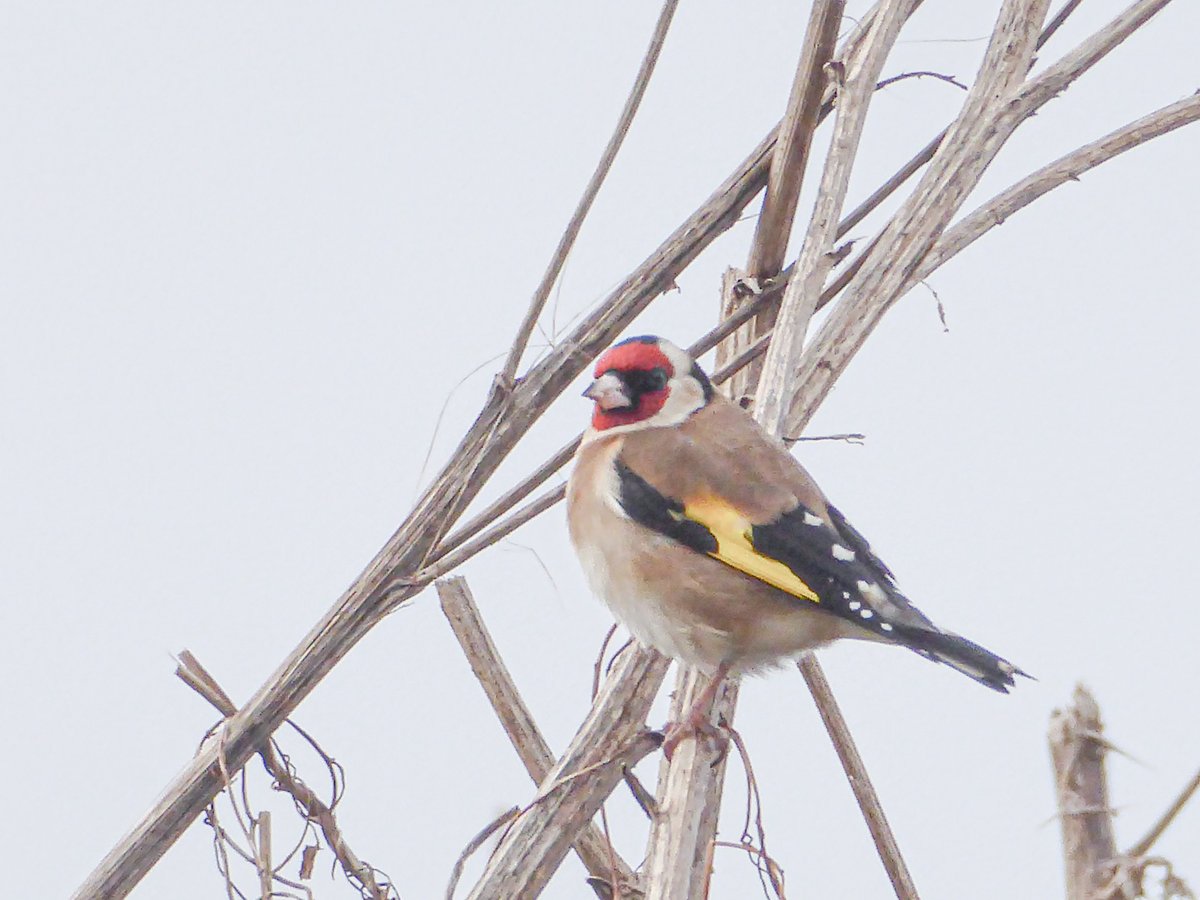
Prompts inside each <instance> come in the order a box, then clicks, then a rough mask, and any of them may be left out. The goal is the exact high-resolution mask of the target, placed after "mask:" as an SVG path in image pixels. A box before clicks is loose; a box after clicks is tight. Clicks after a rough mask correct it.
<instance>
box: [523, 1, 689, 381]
mask: <svg viewBox="0 0 1200 900" xmlns="http://www.w3.org/2000/svg"><path fill="white" fill-rule="evenodd" d="M678 5H679V0H664V2H663V6H662V10H661V11H660V12H659V14H658V21H657V22H656V23H655V25H654V33H653V35H651V37H650V46H649V47H647V48H646V53H645V55H643V57H642V62H641V65H640V66H639V67H638V73H637V77H636V78H635V79H634V81H633V87H632V88H631V89H630V91H629V96H628V97H626V98H625V106H624V108H623V109H622V110H621V115H620V117H619V118H618V119H617V127H616V128H615V129H614V130H613V133H612V136H611V137H610V138H609V139H608V144H607V146H605V148H604V153H603V154H601V156H600V162H599V163H597V165H596V171H595V172H593V173H592V177H591V180H589V181H588V184H587V187H586V188H584V191H583V196H582V197H580V198H579V205H578V206H576V207H575V212H574V213H572V215H571V221H570V222H568V223H567V228H566V230H565V231H564V232H563V235H562V237H561V238H559V241H558V246H557V247H556V248H555V249H554V255H553V256H552V257H551V258H550V264H549V265H548V266H547V267H546V273H545V274H544V275H543V276H542V280H541V283H539V284H538V286H537V290H536V291H534V293H533V299H532V300H531V301H530V303H529V308H528V309H527V310H526V311H525V318H524V319H522V320H521V324H520V325H519V326H518V327H517V334H516V337H515V338H514V339H513V342H512V346H511V347H510V348H509V351H508V358H507V359H506V360H505V361H504V367H503V368H502V369H501V370H500V381H501V383H503V384H512V383H513V381H514V380H515V379H516V377H517V366H519V365H520V364H521V356H522V355H523V354H524V353H525V348H526V347H527V346H528V345H529V338H530V337H531V336H532V335H533V329H534V327H535V326H536V325H537V320H538V317H539V316H540V315H541V314H542V309H543V307H545V305H546V300H547V298H549V296H550V291H551V290H552V289H553V287H554V282H555V281H557V280H558V276H559V274H560V273H561V272H562V268H563V266H564V265H565V264H566V261H567V256H568V255H569V254H570V252H571V248H572V247H573V246H575V239H576V238H577V237H579V229H580V228H582V227H583V220H584V219H585V218H587V214H588V212H589V211H590V210H591V208H592V203H593V202H595V200H596V195H597V194H599V193H600V186H601V185H602V184H604V179H605V178H607V177H608V172H609V170H610V169H611V168H612V164H613V161H614V160H615V159H616V158H617V152H618V151H619V150H620V149H621V144H622V143H624V141H625V136H626V135H627V134H628V133H629V126H630V125H632V124H633V117H634V116H635V115H637V111H638V107H639V106H641V103H642V98H643V97H644V96H645V95H646V88H647V87H648V86H649V84H650V77H651V76H652V75H653V74H654V67H655V65H657V63H658V55H659V53H660V52H661V51H662V46H663V42H664V41H665V40H666V39H667V29H669V28H670V27H671V19H672V18H673V17H674V15H675V8H676V7H677V6H678Z"/></svg>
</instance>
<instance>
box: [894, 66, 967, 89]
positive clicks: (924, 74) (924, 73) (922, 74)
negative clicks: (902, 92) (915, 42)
mask: <svg viewBox="0 0 1200 900" xmlns="http://www.w3.org/2000/svg"><path fill="white" fill-rule="evenodd" d="M909 78H936V79H937V80H938V81H944V82H946V84H952V85H954V86H955V87H956V88H959V89H960V90H964V91H965V90H968V88H967V86H966V85H965V84H963V83H962V82H961V81H959V80H958V79H957V78H955V77H954V76H953V75H946V74H945V73H943V72H931V71H929V70H928V69H922V70H920V71H917V72H901V73H900V74H899V75H892V76H891V77H890V78H885V79H883V81H880V82H878V83H877V84H876V85H875V90H877V91H882V90H883V89H884V88H885V87H889V86H890V85H893V84H895V83H896V82H897V81H906V80H907V79H909Z"/></svg>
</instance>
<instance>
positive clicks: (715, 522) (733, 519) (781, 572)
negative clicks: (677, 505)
mask: <svg viewBox="0 0 1200 900" xmlns="http://www.w3.org/2000/svg"><path fill="white" fill-rule="evenodd" d="M671 515H673V516H675V517H677V518H684V519H690V520H692V521H693V522H696V523H698V524H700V525H703V526H704V527H705V528H707V529H708V531H709V532H710V533H711V534H712V536H713V537H714V538H715V539H716V542H717V549H716V551H715V552H710V553H709V556H712V557H714V558H716V559H719V560H720V561H721V562H723V563H725V565H727V566H732V567H733V568H735V569H737V570H738V571H739V572H745V573H746V574H747V575H749V576H750V577H751V578H757V579H758V580H759V581H765V582H766V583H767V584H769V585H771V586H772V587H777V588H779V590H781V591H785V592H787V593H789V594H791V595H792V596H793V597H799V598H801V599H803V600H811V601H812V602H813V603H820V602H821V600H820V598H819V597H818V596H817V593H816V591H814V590H813V589H812V588H810V587H809V586H808V585H807V584H805V583H804V582H803V581H802V580H800V578H798V577H797V576H796V573H795V572H793V571H792V570H791V569H789V568H788V567H787V566H785V565H784V564H783V563H781V562H780V561H779V560H777V559H773V558H771V557H770V556H764V555H763V554H761V553H759V552H758V551H757V550H755V549H754V544H753V542H752V541H751V539H750V536H751V533H752V531H751V529H752V528H753V527H754V526H753V524H752V523H751V522H750V520H749V519H747V518H746V517H745V516H743V515H742V514H741V513H740V512H738V511H737V510H736V509H734V508H733V507H732V506H730V505H729V504H727V503H723V502H722V501H720V500H718V499H716V498H711V497H704V498H700V499H697V500H693V501H690V502H688V503H685V504H684V507H683V512H682V513H677V512H675V511H674V510H672V511H671Z"/></svg>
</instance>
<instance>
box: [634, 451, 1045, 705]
mask: <svg viewBox="0 0 1200 900" xmlns="http://www.w3.org/2000/svg"><path fill="white" fill-rule="evenodd" d="M616 471H617V480H618V485H619V493H618V499H619V501H620V504H621V508H622V509H624V510H625V513H626V514H627V515H628V516H629V517H630V518H632V519H633V520H634V521H636V522H639V523H640V524H642V525H644V526H645V527H647V528H651V529H653V530H654V531H657V532H659V533H660V534H664V535H666V536H667V537H670V538H672V539H674V540H676V541H678V542H679V543H681V544H683V545H684V546H687V547H690V548H691V549H692V550H695V551H696V552H697V553H703V554H706V555H707V556H711V557H713V558H714V559H718V560H720V561H721V562H723V563H725V564H726V565H728V566H731V567H733V568H735V569H737V570H738V571H740V572H744V573H745V574H746V575H748V576H750V577H751V578H756V579H758V580H759V581H763V582H766V583H767V584H770V585H772V586H773V587H776V588H779V590H781V591H784V592H786V593H788V594H790V595H792V596H793V597H795V598H797V600H800V601H803V602H809V603H813V604H814V605H815V606H816V608H818V609H823V610H825V611H826V612H829V613H831V614H833V615H836V616H840V617H842V618H843V619H847V620H849V621H851V622H854V623H855V624H856V625H858V626H859V627H861V628H863V629H864V630H866V631H868V632H870V633H872V634H875V635H877V636H878V637H880V638H883V639H885V640H889V641H894V642H896V643H898V644H902V645H904V646H906V647H908V648H909V649H910V650H914V651H915V652H917V653H919V654H921V655H922V656H924V657H926V658H927V659H931V660H934V661H935V662H942V663H946V664H947V665H950V666H952V667H954V668H955V669H957V670H958V671H960V672H962V673H963V674H965V675H967V676H969V677H971V678H974V679H975V680H976V681H978V682H980V683H981V684H985V685H987V686H988V687H990V688H992V689H993V690H997V691H1001V692H1004V693H1007V691H1008V688H1009V687H1011V686H1012V684H1013V676H1014V675H1024V674H1025V673H1024V672H1022V671H1021V670H1020V669H1018V668H1017V667H1016V666H1014V665H1013V664H1012V663H1010V662H1008V661H1007V660H1005V659H1003V658H1001V657H999V656H997V655H996V654H994V653H992V652H991V651H990V650H987V649H985V648H984V647H981V646H980V645H979V644H976V643H974V642H973V641H969V640H967V639H966V638H963V637H960V636H959V635H956V634H953V633H951V632H947V631H942V630H941V629H939V628H937V626H935V625H934V624H933V623H932V622H930V621H929V619H928V618H927V617H926V616H925V615H924V614H923V613H922V612H921V611H920V610H919V609H917V608H916V607H915V606H913V605H912V604H911V603H910V602H909V601H908V599H907V598H906V597H905V596H904V595H903V594H901V593H900V591H899V590H898V589H897V588H896V584H895V580H894V577H893V575H892V573H891V570H890V569H888V567H887V566H886V565H884V563H883V561H882V560H880V559H879V557H877V556H876V555H875V553H874V552H873V551H872V550H871V547H870V545H869V544H868V543H867V541H866V539H865V538H863V536H862V535H861V534H859V532H858V531H857V530H856V529H854V528H853V527H852V526H851V525H850V524H849V523H848V522H847V521H846V519H845V517H844V516H843V515H842V514H841V513H840V512H839V511H838V510H836V509H835V508H833V507H832V506H830V507H828V509H829V521H827V520H826V519H824V518H823V517H821V516H819V515H817V514H816V513H815V512H814V511H812V510H810V509H807V508H806V507H804V506H803V505H799V506H797V507H796V508H794V509H792V510H790V511H788V512H786V513H784V514H783V515H782V516H780V517H779V518H777V519H776V520H775V521H773V522H768V523H765V524H755V523H752V522H751V521H750V520H749V519H747V518H746V517H745V515H743V514H742V513H741V512H739V511H738V510H737V509H735V508H734V507H732V506H730V505H729V504H727V503H724V502H722V501H721V500H720V499H718V498H715V497H700V498H696V499H689V500H687V501H682V500H679V499H676V498H672V497H666V496H664V495H663V494H662V493H660V492H659V491H658V490H656V489H655V488H654V487H653V486H652V485H651V484H650V483H649V482H647V481H646V480H645V479H644V478H642V477H641V476H639V475H638V474H637V473H636V472H634V471H633V470H632V469H630V468H629V467H628V466H626V465H625V464H624V463H622V462H621V461H620V459H618V460H617V462H616Z"/></svg>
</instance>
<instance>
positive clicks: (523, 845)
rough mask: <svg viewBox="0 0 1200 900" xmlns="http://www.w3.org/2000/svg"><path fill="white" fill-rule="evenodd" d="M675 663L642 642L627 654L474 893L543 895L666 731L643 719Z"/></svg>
mask: <svg viewBox="0 0 1200 900" xmlns="http://www.w3.org/2000/svg"><path fill="white" fill-rule="evenodd" d="M667 665H668V662H667V660H666V659H665V658H663V657H662V656H660V655H658V654H657V653H653V652H651V651H646V650H641V649H640V648H635V647H631V648H630V649H629V650H626V651H625V652H624V653H622V654H621V655H620V657H619V658H618V659H617V660H616V662H615V664H614V665H613V668H612V670H611V672H610V673H609V676H608V678H607V679H605V682H604V686H603V687H602V688H601V690H600V693H599V694H598V695H597V697H596V702H595V703H594V704H593V706H592V709H591V712H590V713H589V714H588V717H587V718H586V719H585V720H584V722H583V724H582V725H581V726H580V728H579V730H578V731H577V732H576V734H575V737H574V738H573V739H572V741H571V743H570V745H569V746H568V748H567V751H566V753H564V754H563V757H562V759H560V760H559V761H558V763H557V764H556V765H555V766H554V768H553V769H551V771H550V772H549V773H548V774H547V775H546V777H545V778H544V779H543V780H542V783H541V785H540V786H539V788H538V792H537V796H536V798H535V799H534V801H533V802H532V803H530V804H529V805H528V806H527V807H526V808H525V809H524V810H523V811H522V813H521V814H520V815H519V816H518V817H517V819H516V821H515V822H513V824H512V825H511V827H510V828H509V829H508V831H507V832H506V833H505V835H504V837H502V838H501V840H500V843H499V844H498V845H497V847H496V849H495V850H494V851H493V853H492V857H491V859H490V860H489V861H488V865H487V868H486V869H485V870H484V873H483V875H482V876H481V877H480V879H479V881H478V882H477V883H476V885H475V887H474V889H473V890H472V891H471V893H470V895H469V897H470V898H471V900H485V898H487V900H490V898H494V897H535V896H537V894H538V892H539V891H541V890H542V888H544V887H545V885H546V883H547V882H548V881H549V880H550V877H551V876H552V875H553V874H554V872H555V870H556V869H557V868H558V866H559V864H560V863H561V862H562V859H563V857H564V856H565V855H566V853H567V850H568V849H569V848H570V846H571V844H572V842H573V841H574V840H575V838H576V836H577V835H578V833H579V831H580V829H582V828H583V826H584V825H585V824H586V823H587V822H590V821H591V820H592V817H593V816H594V815H595V814H596V812H597V810H599V808H600V805H601V804H602V803H603V802H604V800H605V799H606V798H607V797H608V795H609V794H610V793H612V791H613V789H614V788H615V787H616V786H617V785H618V784H620V783H621V780H622V775H623V772H624V770H625V769H627V768H632V767H633V766H634V765H635V764H636V763H637V762H638V761H639V760H640V759H642V758H643V757H644V756H646V754H648V753H650V752H651V751H652V750H654V749H655V748H656V747H658V745H659V742H660V740H661V736H660V735H655V734H652V733H650V732H647V731H646V730H645V728H644V724H643V723H644V722H645V721H646V714H647V713H648V712H649V709H650V704H651V703H653V702H654V698H655V696H656V695H657V694H658V688H659V686H660V685H661V684H662V679H663V676H664V675H665V674H666V670H667Z"/></svg>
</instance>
